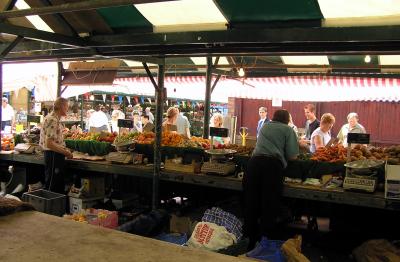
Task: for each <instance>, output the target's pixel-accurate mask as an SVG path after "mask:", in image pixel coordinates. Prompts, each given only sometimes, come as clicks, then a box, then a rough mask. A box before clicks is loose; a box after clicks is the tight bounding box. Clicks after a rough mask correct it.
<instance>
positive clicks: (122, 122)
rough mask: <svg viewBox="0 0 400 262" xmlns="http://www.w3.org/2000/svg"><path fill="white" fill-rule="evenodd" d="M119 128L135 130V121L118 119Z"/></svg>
mask: <svg viewBox="0 0 400 262" xmlns="http://www.w3.org/2000/svg"><path fill="white" fill-rule="evenodd" d="M118 127H124V128H133V121H132V120H129V119H118Z"/></svg>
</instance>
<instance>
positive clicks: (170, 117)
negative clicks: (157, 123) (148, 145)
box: [162, 107, 179, 132]
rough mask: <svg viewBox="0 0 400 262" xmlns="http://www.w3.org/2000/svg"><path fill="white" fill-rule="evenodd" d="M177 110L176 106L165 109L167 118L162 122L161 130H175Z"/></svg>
mask: <svg viewBox="0 0 400 262" xmlns="http://www.w3.org/2000/svg"><path fill="white" fill-rule="evenodd" d="M178 114H179V110H178V108H176V107H170V108H168V110H167V119H166V120H165V121H164V122H163V123H162V130H163V132H165V131H166V132H177V130H178V128H177V126H176V120H177V119H178Z"/></svg>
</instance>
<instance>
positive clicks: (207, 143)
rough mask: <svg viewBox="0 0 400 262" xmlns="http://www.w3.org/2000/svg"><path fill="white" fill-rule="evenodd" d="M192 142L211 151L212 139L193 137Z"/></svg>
mask: <svg viewBox="0 0 400 262" xmlns="http://www.w3.org/2000/svg"><path fill="white" fill-rule="evenodd" d="M190 141H192V142H194V143H196V144H197V145H198V147H200V146H201V147H202V148H203V149H210V139H207V138H202V137H196V136H192V137H191V138H190Z"/></svg>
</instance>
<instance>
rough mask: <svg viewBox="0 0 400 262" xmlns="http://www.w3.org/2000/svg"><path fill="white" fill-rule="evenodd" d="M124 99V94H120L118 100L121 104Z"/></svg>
mask: <svg viewBox="0 0 400 262" xmlns="http://www.w3.org/2000/svg"><path fill="white" fill-rule="evenodd" d="M122 99H124V98H123V97H122V96H118V102H119V103H120V104H122Z"/></svg>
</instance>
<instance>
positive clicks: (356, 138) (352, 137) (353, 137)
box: [347, 133, 369, 144]
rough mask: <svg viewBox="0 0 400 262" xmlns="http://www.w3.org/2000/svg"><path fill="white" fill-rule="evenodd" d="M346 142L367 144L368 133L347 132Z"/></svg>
mask: <svg viewBox="0 0 400 262" xmlns="http://www.w3.org/2000/svg"><path fill="white" fill-rule="evenodd" d="M347 143H348V144H353V143H355V144H369V134H358V133H348V134H347Z"/></svg>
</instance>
